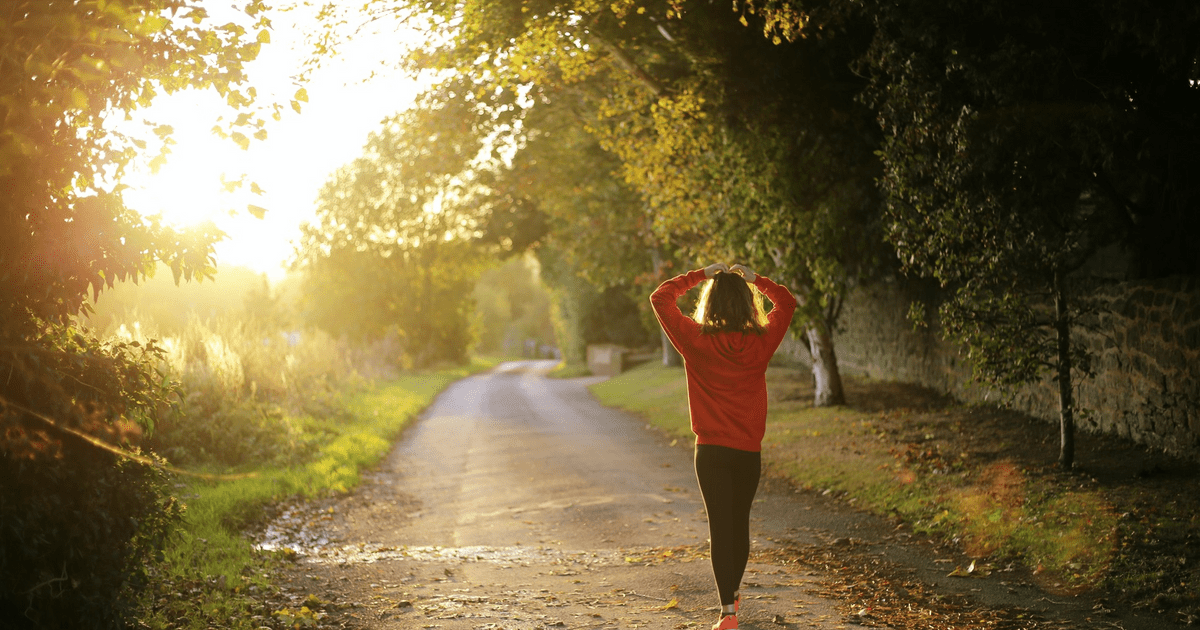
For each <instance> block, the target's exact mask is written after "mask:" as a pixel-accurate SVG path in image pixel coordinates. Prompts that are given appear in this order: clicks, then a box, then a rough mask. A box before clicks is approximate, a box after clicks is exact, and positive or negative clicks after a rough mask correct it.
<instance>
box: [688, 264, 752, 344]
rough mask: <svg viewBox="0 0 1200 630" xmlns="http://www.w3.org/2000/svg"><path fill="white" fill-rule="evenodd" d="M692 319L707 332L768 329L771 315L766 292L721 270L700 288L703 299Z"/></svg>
mask: <svg viewBox="0 0 1200 630" xmlns="http://www.w3.org/2000/svg"><path fill="white" fill-rule="evenodd" d="M692 319H694V320H696V323H698V324H700V331H701V332H703V333H705V334H709V335H712V334H716V333H719V332H752V333H756V334H759V335H761V334H763V333H764V332H766V325H767V314H766V311H765V309H764V307H763V298H762V294H761V293H759V292H758V291H755V290H753V289H752V288H751V287H750V285H749V284H747V283H746V280H745V279H744V278H742V277H741V276H739V275H738V274H736V273H727V272H724V271H718V272H717V273H716V275H714V276H713V278H712V280H709V281H708V282H706V283H705V284H704V288H703V289H701V290H700V301H699V302H698V303H697V304H696V312H695V313H694V314H693V315H692Z"/></svg>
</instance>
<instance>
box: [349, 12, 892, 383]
mask: <svg viewBox="0 0 1200 630" xmlns="http://www.w3.org/2000/svg"><path fill="white" fill-rule="evenodd" d="M365 6H366V9H367V10H368V11H376V12H378V13H379V14H384V13H388V12H390V11H392V10H395V9H396V7H397V6H402V7H404V9H405V10H404V11H402V12H403V13H404V15H406V16H409V17H411V18H412V19H420V18H421V17H424V18H427V19H428V29H429V30H430V31H431V32H438V33H439V34H442V35H443V36H442V37H434V38H430V39H429V40H428V41H427V42H425V43H424V45H423V47H422V48H421V49H420V50H417V51H414V52H413V53H412V54H411V55H410V57H409V62H410V63H411V64H412V66H413V67H415V68H422V69H432V70H435V71H439V72H446V73H448V74H449V75H451V76H453V77H455V78H454V81H455V82H456V85H463V87H462V88H461V89H456V90H450V91H446V90H442V91H440V93H439V94H438V95H437V96H436V97H435V99H440V100H438V101H437V102H444V103H446V104H447V105H448V106H449V105H450V104H451V101H453V100H454V99H462V100H465V101H469V102H471V103H480V102H482V103H484V104H486V105H488V106H489V107H491V108H493V109H494V110H495V111H502V112H504V113H505V123H504V124H508V122H507V121H508V118H509V115H510V113H511V112H513V111H514V107H516V108H519V110H521V111H520V112H519V113H518V114H514V115H515V116H517V117H518V118H519V120H520V123H519V124H515V123H513V124H511V125H509V126H508V127H507V128H505V127H503V125H502V126H500V127H497V128H496V129H497V133H501V134H504V135H505V136H506V137H507V136H508V135H509V134H512V135H513V136H514V137H515V138H516V139H515V140H514V141H513V142H512V146H513V147H515V149H516V151H517V152H516V155H514V156H513V158H512V160H511V163H509V164H505V165H504V168H503V169H498V170H501V171H505V172H502V174H501V175H500V176H499V177H498V178H497V183H499V184H504V183H505V182H512V183H513V184H519V186H518V185H510V186H507V187H501V192H502V193H503V194H502V195H500V199H501V202H503V201H505V200H507V201H509V202H510V203H509V204H508V206H507V207H515V208H520V209H522V210H524V209H528V208H530V207H532V208H535V209H536V210H539V211H541V212H544V213H545V214H546V215H547V217H548V218H549V221H548V227H549V229H550V232H549V234H548V235H547V237H546V238H545V239H543V240H542V243H541V246H543V247H548V248H557V249H558V250H559V252H557V253H556V255H555V256H553V258H556V259H557V260H559V261H562V262H565V263H567V264H568V265H570V266H571V267H573V268H574V270H575V271H576V272H578V273H582V274H584V275H585V277H586V278H587V279H588V280H589V281H590V282H591V283H592V284H593V285H595V286H596V287H597V288H600V289H603V288H606V287H608V286H614V285H619V284H625V285H639V286H641V287H643V288H648V287H647V285H652V284H654V283H656V282H657V281H661V280H662V279H663V277H665V276H666V275H669V270H671V269H673V268H675V269H678V268H682V267H685V266H694V265H695V263H696V261H701V260H712V259H719V260H721V259H723V260H735V259H736V260H740V261H742V262H746V263H749V264H751V265H752V266H753V267H755V268H758V269H759V270H761V271H763V272H764V273H766V274H768V275H771V276H773V277H775V278H776V279H777V280H781V281H783V282H784V283H785V284H787V285H789V286H791V287H792V288H793V290H795V291H797V292H799V293H800V294H801V305H802V309H801V314H800V316H799V317H798V318H797V320H796V321H797V324H798V325H800V326H803V327H805V328H813V329H816V330H818V331H819V334H820V338H821V340H822V348H823V350H822V353H823V356H824V355H828V357H829V359H828V360H827V361H822V362H821V366H824V368H823V369H825V368H827V369H828V370H829V376H828V377H826V378H823V379H821V381H822V382H827V381H829V382H833V381H836V380H837V375H836V369H835V367H836V362H835V361H834V360H833V357H832V342H831V341H830V339H831V335H832V331H833V330H834V323H835V322H836V319H837V314H838V311H839V307H840V304H841V295H842V294H843V293H844V292H845V291H846V290H847V288H848V286H849V285H851V284H853V283H854V282H856V281H858V280H860V279H862V278H864V277H867V276H869V275H870V274H871V273H873V271H874V267H875V261H876V253H877V252H876V249H877V248H878V246H879V245H880V244H881V242H882V240H881V238H880V232H879V231H878V221H877V208H878V205H877V196H876V194H875V187H874V186H873V179H874V177H875V176H876V175H877V174H878V160H877V158H876V157H875V156H874V154H873V150H874V149H875V144H876V138H877V136H878V131H877V128H876V126H875V124H874V117H873V114H872V112H870V111H869V110H868V109H867V108H865V107H863V106H862V105H861V104H860V103H858V102H856V100H855V97H856V95H857V93H858V91H859V89H860V88H861V86H862V85H863V81H862V79H860V78H858V77H856V76H855V74H854V73H852V72H851V71H850V70H849V68H848V67H847V64H848V62H849V61H850V60H852V59H853V58H854V57H855V55H856V54H857V53H858V52H860V51H861V49H862V48H864V47H865V45H866V40H865V39H864V38H863V37H862V36H861V34H857V33H839V36H838V37H836V38H819V41H818V38H814V39H812V40H805V41H802V42H789V43H786V44H785V43H782V42H781V41H780V42H772V41H770V40H767V39H766V38H764V37H763V36H762V34H761V33H759V32H757V31H755V30H751V29H748V28H746V27H745V26H744V24H746V20H745V18H744V17H743V18H742V19H741V24H739V19H738V15H737V14H736V13H734V12H731V11H729V10H728V8H727V7H726V6H721V5H713V4H703V3H674V2H669V3H651V4H648V5H638V6H635V5H633V4H630V3H616V4H604V3H594V2H590V1H587V0H583V1H575V0H566V1H562V2H554V3H551V4H548V5H545V6H540V7H531V6H524V5H519V3H513V2H507V1H505V0H462V1H454V2H441V1H437V2H434V1H427V2H421V1H411V2H382V1H378V2H368V3H367V4H366V5H365ZM409 11H412V13H409ZM714 42H720V45H719V46H717V45H714ZM514 92H515V93H517V94H519V95H520V96H521V97H520V98H515V99H514V98H513V96H512V94H513V93H514ZM447 99H450V100H447ZM456 106H457V105H456ZM587 136H590V137H587ZM554 157H559V158H574V159H553V158H554ZM547 158H551V159H547ZM613 175H616V176H617V177H619V178H620V180H619V181H613ZM604 180H607V181H604ZM530 184H532V185H530ZM510 191H518V192H517V193H516V194H513V193H512V192H510ZM565 191H572V193H573V194H563V192H565ZM503 206H504V204H503V203H500V204H499V205H498V206H493V208H492V209H493V211H495V210H496V209H498V208H499V207H503ZM685 261H690V263H688V264H685ZM543 263H544V266H546V267H549V265H546V264H545V263H546V260H545V259H543ZM672 263H675V265H672ZM833 398H835V399H836V396H834V397H833Z"/></svg>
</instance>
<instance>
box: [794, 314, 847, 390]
mask: <svg viewBox="0 0 1200 630" xmlns="http://www.w3.org/2000/svg"><path fill="white" fill-rule="evenodd" d="M804 334H805V335H806V336H807V337H808V351H809V354H811V355H812V372H813V386H814V391H813V406H814V407H832V406H834V405H844V404H846V394H845V392H844V391H843V390H842V375H841V373H840V372H838V366H837V354H835V353H834V351H833V335H831V334H830V333H829V329H828V328H827V327H825V326H822V325H820V324H817V325H814V326H810V327H809V328H808V329H807V330H806V331H805V333H804Z"/></svg>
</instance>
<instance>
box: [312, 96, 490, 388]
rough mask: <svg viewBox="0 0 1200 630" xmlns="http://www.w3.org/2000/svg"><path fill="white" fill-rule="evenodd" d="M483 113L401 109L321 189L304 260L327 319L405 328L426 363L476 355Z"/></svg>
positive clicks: (471, 107) (364, 330)
mask: <svg viewBox="0 0 1200 630" xmlns="http://www.w3.org/2000/svg"><path fill="white" fill-rule="evenodd" d="M442 89H443V90H452V89H454V85H453V84H452V83H451V84H445V85H443V86H442ZM492 113H493V112H487V115H491V114H492ZM484 115H485V114H484V113H483V112H481V111H480V110H478V108H477V105H476V104H474V103H473V102H472V100H471V99H460V100H455V99H443V100H442V105H441V106H439V107H417V108H415V109H412V110H409V111H407V112H404V113H401V114H397V115H396V116H395V117H393V118H391V119H389V120H388V121H385V123H384V126H383V128H382V129H381V130H379V131H378V132H376V133H373V134H372V135H371V137H370V139H369V140H368V142H367V145H366V147H365V149H364V155H363V157H361V158H358V159H356V160H355V161H354V162H352V163H351V164H349V165H347V166H345V167H343V168H342V169H340V170H339V171H338V172H337V173H336V174H335V175H334V176H333V177H332V178H331V179H330V181H329V182H328V183H327V184H326V185H325V186H324V187H323V188H322V190H321V193H320V196H319V199H318V207H317V216H318V220H319V223H317V224H310V225H307V226H304V228H303V235H302V241H301V244H300V245H299V251H298V260H297V263H296V264H297V266H298V267H300V268H303V269H305V271H306V272H307V274H308V282H307V286H306V288H305V292H306V294H307V295H308V296H309V299H308V303H309V304H310V305H312V306H311V308H312V309H316V310H314V311H312V312H310V316H312V317H313V318H314V319H315V321H316V322H317V323H318V324H319V325H321V326H322V327H323V328H325V329H326V330H328V331H329V332H331V333H333V334H348V335H351V336H353V337H356V338H358V339H360V340H363V339H371V338H378V337H381V336H383V335H384V334H386V333H388V332H389V331H395V332H398V333H400V335H401V336H402V338H403V339H402V340H403V342H404V343H405V346H406V350H405V354H406V355H407V357H408V360H409V361H410V362H411V363H412V364H413V365H416V366H421V367H424V366H427V365H430V364H432V363H435V362H437V361H456V362H462V361H464V360H465V359H466V353H467V351H468V349H469V348H470V347H471V343H472V341H471V336H470V326H469V325H470V314H471V311H472V308H471V287H472V286H473V284H474V281H475V278H476V275H477V272H478V271H479V269H480V264H481V254H482V250H481V249H480V248H479V247H477V244H478V243H477V241H479V240H480V239H481V238H482V237H483V234H484V222H483V215H482V214H481V213H480V209H479V208H478V206H477V205H476V204H475V201H474V200H475V199H476V198H477V194H476V190H477V189H478V188H479V187H480V186H482V185H483V184H482V182H481V180H480V178H481V177H482V175H481V171H480V170H478V169H476V168H475V165H476V162H477V159H479V157H480V154H481V151H483V147H484V145H483V141H484V136H483V135H482V134H478V133H475V131H476V127H477V125H480V124H483V123H481V122H480V120H481V116H484ZM347 304H353V305H355V308H352V309H347V308H346V305H347Z"/></svg>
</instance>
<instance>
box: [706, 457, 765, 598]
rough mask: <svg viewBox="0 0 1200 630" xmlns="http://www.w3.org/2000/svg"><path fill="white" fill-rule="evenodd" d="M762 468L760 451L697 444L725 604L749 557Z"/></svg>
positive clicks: (716, 572)
mask: <svg viewBox="0 0 1200 630" xmlns="http://www.w3.org/2000/svg"><path fill="white" fill-rule="evenodd" d="M761 470H762V455H761V453H752V452H750V451H740V450H738V449H734V448H728V447H725V446H714V445H712V444H697V445H696V481H698V482H699V483H700V494H701V495H703V496H704V511H705V512H707V513H708V536H709V539H710V540H711V542H710V549H711V552H712V568H713V576H714V577H715V578H716V579H717V592H718V593H719V594H720V595H721V605H722V606H728V605H730V604H732V603H733V594H734V593H736V592H737V590H738V586H739V585H740V584H741V583H742V574H743V573H745V571H746V561H747V560H749V558H750V508H751V506H753V505H754V493H755V492H757V491H758V477H759V474H760V473H761Z"/></svg>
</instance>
